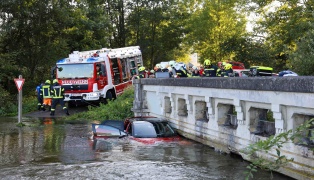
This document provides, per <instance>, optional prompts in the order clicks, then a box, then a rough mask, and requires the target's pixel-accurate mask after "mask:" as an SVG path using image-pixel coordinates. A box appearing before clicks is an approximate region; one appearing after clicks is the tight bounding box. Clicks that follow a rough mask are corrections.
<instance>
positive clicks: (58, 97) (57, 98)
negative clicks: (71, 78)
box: [50, 79, 70, 116]
mask: <svg viewBox="0 0 314 180" xmlns="http://www.w3.org/2000/svg"><path fill="white" fill-rule="evenodd" d="M51 94H52V107H51V112H50V115H51V116H54V115H55V111H56V106H57V104H60V105H61V106H62V108H63V110H64V111H65V114H66V115H70V114H69V111H68V109H67V107H66V106H65V103H64V95H63V94H64V88H63V87H62V86H61V85H59V83H58V80H57V79H54V80H53V86H52V89H51Z"/></svg>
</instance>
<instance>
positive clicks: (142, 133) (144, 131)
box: [133, 121, 157, 138]
mask: <svg viewBox="0 0 314 180" xmlns="http://www.w3.org/2000/svg"><path fill="white" fill-rule="evenodd" d="M133 136H134V137H137V138H155V137H157V133H156V131H155V128H154V126H153V124H152V123H150V122H146V121H136V122H134V123H133Z"/></svg>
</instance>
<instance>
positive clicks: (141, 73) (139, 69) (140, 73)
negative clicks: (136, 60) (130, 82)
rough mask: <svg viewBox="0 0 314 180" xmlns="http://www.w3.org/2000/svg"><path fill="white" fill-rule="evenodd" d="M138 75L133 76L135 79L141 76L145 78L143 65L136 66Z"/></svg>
mask: <svg viewBox="0 0 314 180" xmlns="http://www.w3.org/2000/svg"><path fill="white" fill-rule="evenodd" d="M138 74H139V75H138V76H135V79H141V78H145V74H146V72H145V67H144V66H141V67H139V68H138Z"/></svg>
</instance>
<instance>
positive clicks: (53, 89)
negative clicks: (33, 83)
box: [36, 79, 70, 116]
mask: <svg viewBox="0 0 314 180" xmlns="http://www.w3.org/2000/svg"><path fill="white" fill-rule="evenodd" d="M52 83H53V84H51V81H50V80H46V81H45V83H41V84H40V85H38V86H37V87H36V93H37V100H38V104H37V107H38V110H42V111H46V108H47V107H48V109H49V111H50V115H51V116H54V115H55V111H56V106H57V105H58V104H60V105H61V106H62V108H63V110H64V111H65V114H66V115H70V114H69V111H68V109H67V107H66V106H65V103H64V88H63V87H62V86H61V85H60V84H59V83H58V80H57V79H54V80H53V81H52Z"/></svg>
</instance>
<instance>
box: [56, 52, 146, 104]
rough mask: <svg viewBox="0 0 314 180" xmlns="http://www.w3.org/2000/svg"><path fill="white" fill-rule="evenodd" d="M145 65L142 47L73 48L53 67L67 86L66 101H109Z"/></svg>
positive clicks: (129, 82)
mask: <svg viewBox="0 0 314 180" xmlns="http://www.w3.org/2000/svg"><path fill="white" fill-rule="evenodd" d="M142 65H143V60H142V53H141V51H140V48H139V46H131V47H124V48H117V49H107V48H102V49H99V50H91V51H82V52H79V51H74V52H73V53H71V54H69V57H68V58H64V59H61V60H59V61H58V62H57V64H56V66H55V67H54V68H53V69H52V76H53V78H56V79H58V82H59V84H61V85H62V86H63V87H64V89H65V93H64V96H65V99H64V101H69V102H73V101H83V102H84V101H85V102H93V101H94V102H106V101H107V100H108V99H109V100H111V99H113V98H116V97H117V95H120V94H122V93H123V91H124V89H125V88H126V87H127V86H129V85H131V84H132V77H133V76H134V75H135V74H138V67H139V66H142Z"/></svg>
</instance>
